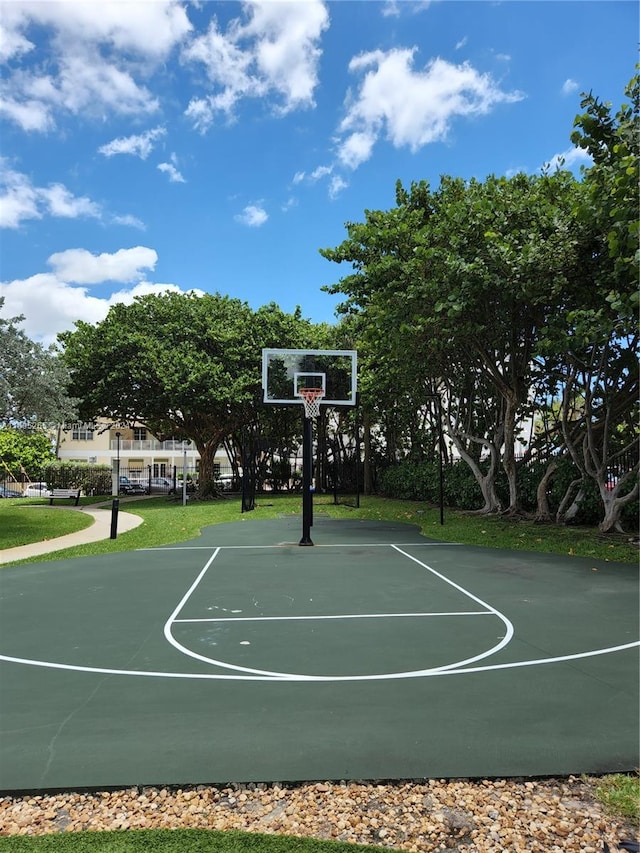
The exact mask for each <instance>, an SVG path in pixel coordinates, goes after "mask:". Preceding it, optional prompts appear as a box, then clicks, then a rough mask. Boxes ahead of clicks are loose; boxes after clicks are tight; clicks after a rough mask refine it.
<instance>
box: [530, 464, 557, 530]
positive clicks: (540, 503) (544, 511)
mask: <svg viewBox="0 0 640 853" xmlns="http://www.w3.org/2000/svg"><path fill="white" fill-rule="evenodd" d="M557 470H558V460H557V459H552V460H551V462H550V463H549V465H548V466H547V470H546V471H545V472H544V474H543V476H542V479H541V480H540V482H539V483H538V488H537V490H536V515H535V521H538V522H544V523H547V522H550V521H551V509H550V507H549V495H548V494H547V490H548V488H549V483H550V482H551V480H553V478H554V477H555V473H556V471H557Z"/></svg>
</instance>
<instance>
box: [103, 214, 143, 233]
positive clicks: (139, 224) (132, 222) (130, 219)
mask: <svg viewBox="0 0 640 853" xmlns="http://www.w3.org/2000/svg"><path fill="white" fill-rule="evenodd" d="M111 221H112V222H113V224H114V225H126V226H129V227H131V228H139V229H140V230H141V231H146V227H147V226H146V225H145V224H144V222H143V221H142V220H141V219H138V217H137V216H132V215H131V214H127V213H126V214H124V216H113V217H112V218H111Z"/></svg>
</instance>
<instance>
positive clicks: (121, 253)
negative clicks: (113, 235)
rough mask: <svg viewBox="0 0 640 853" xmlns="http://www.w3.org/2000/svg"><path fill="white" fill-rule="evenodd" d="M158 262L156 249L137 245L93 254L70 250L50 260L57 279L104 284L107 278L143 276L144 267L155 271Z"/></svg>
mask: <svg viewBox="0 0 640 853" xmlns="http://www.w3.org/2000/svg"><path fill="white" fill-rule="evenodd" d="M157 261H158V254H157V252H156V251H155V250H154V249H149V248H147V247H146V246H134V247H133V248H132V249H119V250H118V251H117V252H113V253H111V254H110V253H108V252H103V253H102V254H100V255H93V254H91V252H88V251H87V250H86V249H66V250H65V251H64V252H56V253H55V254H53V255H51V256H50V257H49V259H48V264H49V265H50V266H51V267H53V270H54V272H55V275H56V278H58V279H60V280H64V281H65V282H67V283H70V284H100V283H102V282H105V281H121V282H131V281H136V280H138V279H141V278H142V277H143V275H144V274H143V272H142V270H153V269H155V265H156V263H157Z"/></svg>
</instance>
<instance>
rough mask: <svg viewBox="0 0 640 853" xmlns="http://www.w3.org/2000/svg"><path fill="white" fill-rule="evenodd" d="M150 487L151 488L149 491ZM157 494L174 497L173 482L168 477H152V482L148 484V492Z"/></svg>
mask: <svg viewBox="0 0 640 853" xmlns="http://www.w3.org/2000/svg"><path fill="white" fill-rule="evenodd" d="M149 487H151V488H150V489H149ZM149 491H150V492H151V493H153V492H155V493H156V494H162V495H172V494H173V482H172V481H171V480H170V479H169V478H168V477H152V478H151V481H150V482H147V492H149Z"/></svg>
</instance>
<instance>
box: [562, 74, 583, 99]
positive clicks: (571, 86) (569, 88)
mask: <svg viewBox="0 0 640 853" xmlns="http://www.w3.org/2000/svg"><path fill="white" fill-rule="evenodd" d="M579 88H580V85H579V84H578V83H576V81H575V80H572V79H571V78H570V77H569V78H568V79H567V80H565V81H564V83H563V84H562V94H563V95H573V93H574V92H577V91H578V89H579Z"/></svg>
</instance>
